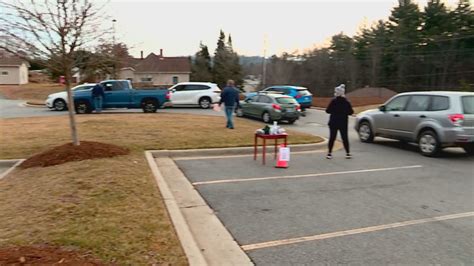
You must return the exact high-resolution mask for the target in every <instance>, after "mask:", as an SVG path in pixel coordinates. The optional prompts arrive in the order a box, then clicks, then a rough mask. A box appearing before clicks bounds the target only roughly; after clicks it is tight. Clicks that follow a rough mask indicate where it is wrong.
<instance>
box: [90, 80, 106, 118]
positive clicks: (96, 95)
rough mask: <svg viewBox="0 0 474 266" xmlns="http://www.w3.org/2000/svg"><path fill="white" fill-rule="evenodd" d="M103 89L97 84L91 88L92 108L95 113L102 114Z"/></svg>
mask: <svg viewBox="0 0 474 266" xmlns="http://www.w3.org/2000/svg"><path fill="white" fill-rule="evenodd" d="M104 96H105V93H104V87H103V86H102V84H100V83H97V84H96V85H95V86H94V87H93V88H92V100H93V102H94V108H95V112H96V113H100V112H102V102H103V100H104Z"/></svg>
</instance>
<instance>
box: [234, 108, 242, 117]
mask: <svg viewBox="0 0 474 266" xmlns="http://www.w3.org/2000/svg"><path fill="white" fill-rule="evenodd" d="M235 115H237V116H238V117H243V116H244V110H242V107H238V108H237V109H236V110H235Z"/></svg>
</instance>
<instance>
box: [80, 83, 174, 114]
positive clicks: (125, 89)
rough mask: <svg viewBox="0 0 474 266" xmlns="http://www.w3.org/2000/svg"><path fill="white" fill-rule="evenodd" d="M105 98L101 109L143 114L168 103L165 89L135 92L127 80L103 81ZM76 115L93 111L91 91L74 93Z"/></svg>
mask: <svg viewBox="0 0 474 266" xmlns="http://www.w3.org/2000/svg"><path fill="white" fill-rule="evenodd" d="M101 84H102V85H103V86H104V90H105V96H104V99H103V105H102V107H103V108H104V109H106V108H129V109H132V108H142V109H143V112H145V113H154V112H156V110H157V109H158V108H160V107H162V106H163V105H164V104H165V103H167V102H169V101H170V96H171V95H170V92H169V91H168V90H167V89H159V88H156V89H146V90H136V89H134V88H132V84H131V82H130V81H129V80H105V81H102V82H101ZM74 106H75V109H76V113H78V114H89V113H92V111H93V110H94V102H93V100H92V93H91V90H79V91H74Z"/></svg>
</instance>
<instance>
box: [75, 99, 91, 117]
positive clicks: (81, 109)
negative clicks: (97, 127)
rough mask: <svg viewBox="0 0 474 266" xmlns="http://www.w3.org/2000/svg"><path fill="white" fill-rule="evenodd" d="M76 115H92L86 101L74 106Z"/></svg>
mask: <svg viewBox="0 0 474 266" xmlns="http://www.w3.org/2000/svg"><path fill="white" fill-rule="evenodd" d="M74 106H75V109H76V113H77V114H90V113H92V108H91V105H90V104H89V103H88V102H86V101H80V102H77V103H76V104H75V105H74Z"/></svg>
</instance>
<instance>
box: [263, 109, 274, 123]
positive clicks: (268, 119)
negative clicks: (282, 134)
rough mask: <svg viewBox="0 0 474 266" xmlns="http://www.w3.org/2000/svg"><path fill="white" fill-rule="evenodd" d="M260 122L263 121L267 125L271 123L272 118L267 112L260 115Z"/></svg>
mask: <svg viewBox="0 0 474 266" xmlns="http://www.w3.org/2000/svg"><path fill="white" fill-rule="evenodd" d="M262 120H263V122H265V123H267V124H269V123H271V122H272V117H271V116H270V114H269V113H268V112H264V113H263V114H262Z"/></svg>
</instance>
